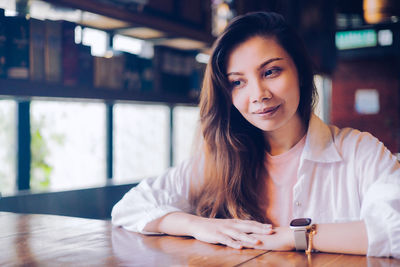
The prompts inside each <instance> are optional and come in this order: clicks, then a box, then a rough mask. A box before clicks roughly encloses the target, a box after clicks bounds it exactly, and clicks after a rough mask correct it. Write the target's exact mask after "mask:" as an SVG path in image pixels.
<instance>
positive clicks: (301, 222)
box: [290, 218, 311, 250]
mask: <svg viewBox="0 0 400 267" xmlns="http://www.w3.org/2000/svg"><path fill="white" fill-rule="evenodd" d="M290 228H291V229H293V234H294V245H295V247H296V250H307V245H308V244H307V241H308V238H307V235H308V230H309V229H310V228H311V219H310V218H299V219H294V220H292V221H291V222H290Z"/></svg>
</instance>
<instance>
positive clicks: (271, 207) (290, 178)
mask: <svg viewBox="0 0 400 267" xmlns="http://www.w3.org/2000/svg"><path fill="white" fill-rule="evenodd" d="M305 142H306V135H305V136H304V137H303V138H302V139H301V140H300V141H299V142H298V143H297V144H296V145H295V146H294V147H292V148H291V149H290V150H289V151H286V152H285V153H283V154H280V155H276V156H271V155H270V154H269V153H267V163H266V168H267V172H268V176H267V179H266V183H265V186H266V188H264V192H266V193H265V200H262V202H264V203H265V204H264V205H263V208H264V210H265V211H266V213H267V218H268V219H269V220H270V222H271V223H272V224H273V225H274V226H289V223H290V221H291V220H292V217H293V215H292V213H293V209H292V202H293V187H294V185H295V184H296V182H297V170H298V168H299V163H300V155H301V153H302V151H303V148H304V145H305Z"/></svg>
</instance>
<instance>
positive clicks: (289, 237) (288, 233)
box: [284, 226, 296, 250]
mask: <svg viewBox="0 0 400 267" xmlns="http://www.w3.org/2000/svg"><path fill="white" fill-rule="evenodd" d="M284 229H285V230H284V232H285V240H286V244H287V247H288V250H295V249H296V246H295V243H294V234H293V230H292V229H290V227H288V226H287V227H284Z"/></svg>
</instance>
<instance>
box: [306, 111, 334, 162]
mask: <svg viewBox="0 0 400 267" xmlns="http://www.w3.org/2000/svg"><path fill="white" fill-rule="evenodd" d="M302 158H303V159H307V160H311V161H316V162H325V163H328V162H337V161H342V157H341V156H340V154H339V152H338V150H337V148H336V146H335V142H334V140H333V133H332V131H331V129H330V128H329V126H328V125H326V124H325V123H324V122H323V121H322V120H321V119H320V118H318V117H317V116H316V115H315V114H312V115H311V118H310V123H309V126H308V130H307V137H306V144H305V146H304V150H303V154H302Z"/></svg>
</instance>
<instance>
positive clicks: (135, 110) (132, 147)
mask: <svg viewBox="0 0 400 267" xmlns="http://www.w3.org/2000/svg"><path fill="white" fill-rule="evenodd" d="M169 123H170V122H169V108H168V107H167V106H165V105H140V104H126V103H121V104H116V105H115V106H114V177H113V179H114V181H116V182H133V181H138V180H141V179H143V178H146V177H152V176H157V175H160V174H161V173H163V172H164V171H165V170H166V169H167V168H168V166H169Z"/></svg>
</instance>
